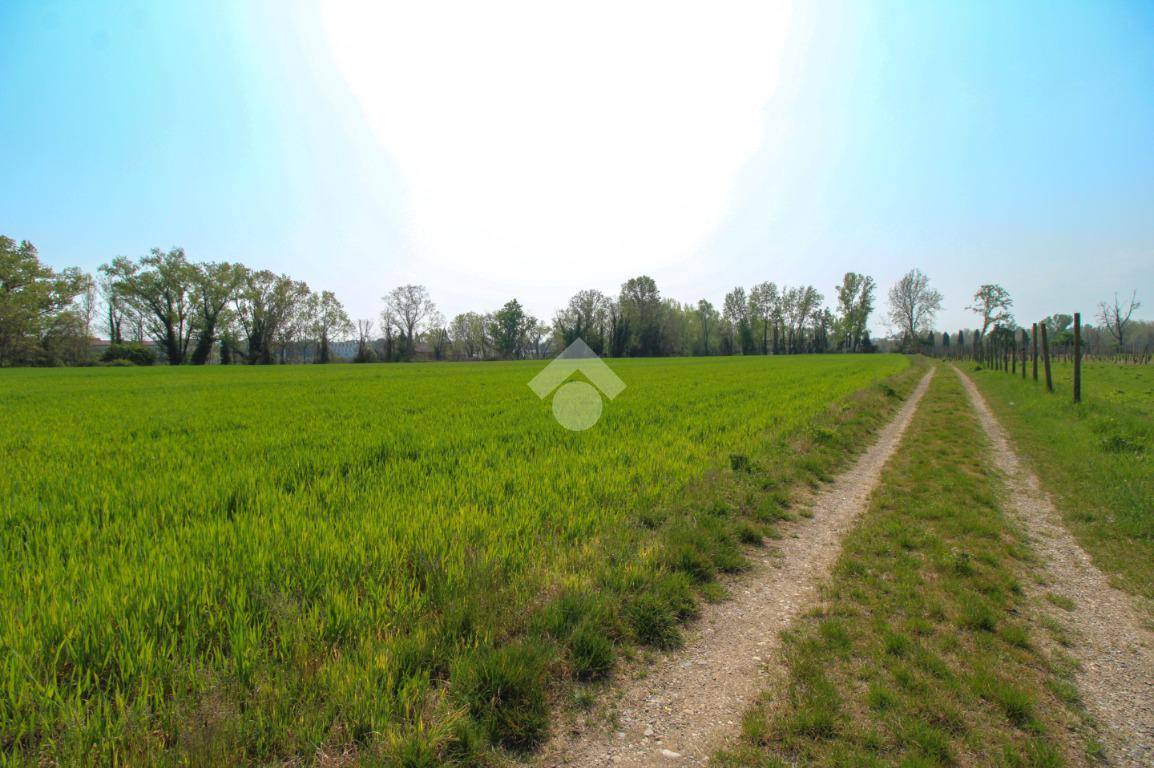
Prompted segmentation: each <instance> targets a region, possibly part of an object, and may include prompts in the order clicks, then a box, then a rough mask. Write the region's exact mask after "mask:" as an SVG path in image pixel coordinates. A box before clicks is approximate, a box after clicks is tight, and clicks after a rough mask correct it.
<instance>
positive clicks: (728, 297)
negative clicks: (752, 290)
mask: <svg viewBox="0 0 1154 768" xmlns="http://www.w3.org/2000/svg"><path fill="white" fill-rule="evenodd" d="M721 316H722V317H723V318H724V319H725V321H726V323H727V324H728V329H727V330H728V331H729V333H730V337H729V346H730V352H741V353H742V354H748V353H750V352H751V351H753V350H752V347H753V329H752V326H751V325H750V322H749V301H748V299H747V298H746V296H745V289H744V288H742V287H741V286H740V285H739V286H737V287H736V288H734V289H733V290H732V291H730V292H729V293H727V294H725V299H724V300H723V301H722V304H721Z"/></svg>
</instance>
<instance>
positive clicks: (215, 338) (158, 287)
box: [0, 236, 1150, 365]
mask: <svg viewBox="0 0 1154 768" xmlns="http://www.w3.org/2000/svg"><path fill="white" fill-rule="evenodd" d="M876 294H877V283H876V281H875V280H874V279H873V278H872V277H870V276H868V275H864V274H860V273H857V272H847V273H846V274H845V276H844V277H843V279H842V282H841V284H840V285H837V286H835V287H834V293H833V297H832V298H833V306H832V308H831V307H829V306H827V305H826V298H825V296H824V295H823V294H822V293H821V292H819V291H818V290H817V288H815V287H814V286H812V285H802V286H786V285H780V286H779V285H778V284H776V283H774V282H769V281H767V282H762V283H758V284H757V285H754V286H751V287H749V288H748V289H747V288H745V287H742V286H738V287H735V288H734V289H733V290H731V291H729V292H728V293H727V294H726V295H725V296H724V298H723V299H722V301H721V302H720V304H719V305H715V304H714V303H713V302H711V301H709V300H708V299H700V300H698V301H696V302H691V303H684V302H681V301H678V300H677V299H673V298H669V297H666V296H663V295H662V294H661V291H660V290H659V288H658V286H657V283H656V281H655V280H654V279H653V278H652V277H649V276H646V275H640V276H638V277H633V278H630V279H629V280H626V281H625V282H624V283H622V284H621V287H620V290H619V291H618V292H617V293H616V294H609V293H604V292H602V291H600V290H597V289H587V290H581V291H578V292H577V293H576V294H574V295H573V296H572V298H570V299H569V301H568V302H567V303H566V304H565V306H563V307H562V308H560V309H559V310H558V311H557V312H556V313H555V314H554V316H553V318H552V319H551V320H549V321H542V320H540V319H538V318H536V317H534V316H533V315H531V314H529V313H528V312H527V311H526V310H525V308H524V306H523V305H522V304H521V303H520V301H518V300H517V299H510V300H509V301H508V302H506V303H505V304H504V305H502V306H501V307H499V308H497V309H494V310H491V311H482V312H463V313H460V314H458V315H456V316H454V317H452V318H451V319H448V320H446V318H445V317H444V316H443V315H442V314H441V312H440V311H439V310H438V308H437V305H436V303H435V302H434V301H433V299H432V297H431V296H430V294H429V291H428V290H427V289H426V288H425V287H424V286H420V285H402V286H398V287H396V288H394V289H393V290H391V291H389V292H388V293H387V294H386V295H385V296H383V297H382V305H383V308H382V311H381V313H380V315H379V317H377V318H372V319H359V320H357V321H356V322H353V321H352V320H351V319H350V317H349V315H348V313H347V312H346V311H345V309H344V307H343V306H342V304H341V302H340V301H339V300H338V299H337V297H336V296H335V295H334V294H333V293H332V292H331V291H324V290H322V291H319V292H317V291H314V290H312V289H311V288H310V287H309V286H308V285H307V284H306V283H304V282H303V281H299V280H295V279H293V278H292V277H291V276H289V275H284V274H276V273H274V272H272V271H270V270H258V269H253V268H250V267H247V266H245V265H243V264H237V263H229V262H195V261H192V260H190V259H189V258H188V256H187V255H186V253H185V252H184V250H183V249H181V248H172V249H169V250H167V251H164V250H161V249H158V248H154V249H152V250H151V251H150V252H149V253H147V254H145V255H144V256H141V257H139V258H135V259H133V258H128V257H124V256H121V257H117V258H114V259H112V260H111V261H110V262H108V263H106V264H103V265H101V266H100V268H99V269H98V270H97V275H96V276H92V275H89V274H86V273H84V272H83V271H81V270H79V269H75V268H69V269H65V270H63V271H61V272H56V271H54V270H52V269H51V268H50V267H48V266H46V265H44V264H43V263H41V261H40V259H39V254H38V253H37V251H36V249H35V247H33V246H32V245H31V244H30V243H28V242H27V241H24V242H21V243H19V244H17V243H16V242H15V241H13V240H12V239H10V238H7V237H3V236H0V365H53V364H84V363H88V362H91V361H92V357H93V351H92V350H93V347H94V339H95V337H96V334H97V333H103V334H105V335H106V336H107V338H108V340H109V344H107V345H103V346H102V347H101V354H102V357H103V358H104V359H105V360H106V361H115V360H126V361H131V362H133V363H148V362H152V361H160V362H164V363H167V364H170V365H185V364H191V365H204V364H206V363H209V362H214V363H217V362H219V363H223V364H271V363H291V362H318V363H326V362H330V361H332V360H335V359H352V360H355V361H359V362H369V361H382V362H394V361H404V360H417V359H432V360H490V359H502V360H511V359H527V358H541V357H546V356H549V355H553V354H556V353H557V352H559V351H560V350H561V349H563V348H564V347H566V346H568V345H569V344H570V343H572V342H573V341H574V340H576V339H578V338H581V339H583V340H584V341H585V342H586V343H587V344H588V345H589V346H590V347H591V348H592V349H593V351H594V352H596V353H597V354H599V355H607V356H610V357H663V356H689V355H739V354H740V355H755V354H756V355H771V354H772V355H781V354H801V353H824V352H869V351H873V350H874V349H876V344H875V341H874V340H872V339H871V338H870V334H869V330H868V328H869V321H870V318H871V316H872V314H873V312H874V310H875V299H876ZM888 300H889V302H888V309H887V313H886V319H887V320H888V321H889V324H890V326H891V327H892V328H893V330H894V336H895V337H894V339H893V340H892V343H891V344H890V347H891V348H893V347H898V348H901V349H903V350H904V351H909V352H917V351H927V350H940V349H941V348H942V347H943V346H947V347H948V346H949V345H950V344H951V343H955V344H959V345H961V344H965V343H966V337H967V332H966V331H960V332H958V335H957V336H956V339H957V340H956V341H953V340H952V339H951V334H949V333H939V332H936V331H935V330H933V329H934V319H935V316H936V313H937V312H938V311H940V309H941V306H942V295H941V293H940V292H939V291H937V290H935V289H933V288H932V287H931V286H930V281H929V278H928V277H927V276H926V275H925V274H923V273H922V272H921V271H920V270H917V269H914V270H911V271H910V272H909V273H907V274H906V275H904V276H903V277H902V278H901V279H900V280H899V281H897V282H896V283H895V284H894V285H893V286H892V287H891V288H890V291H889V294H888ZM1012 305H1013V300H1012V299H1011V298H1010V295H1009V293H1008V292H1007V291H1006V290H1005V289H1004V288H1002V287H1001V286H998V285H983V286H981V288H979V290H978V291H977V293H975V295H974V304H973V306H971V307H970V309H973V310H974V311H975V312H976V313H977V314H978V315H979V316H980V317H981V327H980V329H978V330H975V331H972V332H969V340H970V343H971V344H973V343H975V342H976V343H984V340H986V339H1000V338H1002V337H1004V336H1005V335H1006V334H1011V335H1013V334H1015V333H1018V334H1020V333H1021V332H1022V329H1018V328H1017V327H1016V326H1015V325H1014V322H1013V315H1012V312H1011V307H1012ZM1140 306H1141V305H1140V304H1139V303H1138V302H1137V298H1136V296H1135V297H1133V298H1132V299H1131V301H1130V302H1129V304H1128V305H1125V304H1123V303H1121V302H1119V301H1118V300H1117V298H1115V301H1114V303H1113V304H1112V305H1108V304H1107V303H1105V302H1103V304H1102V305H1101V307H1100V313H1099V316H1100V318H1101V322H1100V325H1099V327H1098V328H1095V327H1093V326H1088V339H1089V340H1090V341H1091V344H1099V345H1101V344H1104V342H1099V341H1098V336H1099V335H1104V334H1109V335H1110V336H1112V337H1113V338H1114V339H1115V341H1116V346H1117V347H1118V348H1120V349H1122V348H1125V346H1126V344H1132V343H1133V342H1134V340H1135V339H1141V338H1143V336H1142V334H1143V333H1146V331H1143V330H1142V329H1144V328H1145V327H1146V326H1149V325H1150V324H1142V323H1141V322H1139V321H1133V320H1131V316H1132V315H1133V312H1134V310H1136V309H1137V308H1138V307H1140ZM1059 319H1060V316H1055V319H1054V322H1055V328H1054V329H1053V330H1052V331H1051V336H1052V338H1054V339H1058V340H1060V339H1062V338H1063V334H1064V333H1066V332H1067V330H1066V329H1067V328H1068V325H1069V323H1068V322H1067V323H1066V324H1065V326H1062V324H1061V323H1059V322H1058V320H1059ZM1134 328H1138V329H1139V331H1138V336H1134V333H1133V331H1132V329H1134ZM1149 336H1150V334H1149V333H1146V336H1145V338H1149ZM1149 343H1150V342H1149V341H1147V342H1146V344H1147V345H1148V344H1149ZM338 348H339V353H338V351H337V350H338ZM1093 348H1094V347H1091V349H1093Z"/></svg>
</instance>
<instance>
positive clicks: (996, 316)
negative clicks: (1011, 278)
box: [966, 284, 1014, 336]
mask: <svg viewBox="0 0 1154 768" xmlns="http://www.w3.org/2000/svg"><path fill="white" fill-rule="evenodd" d="M1012 306H1014V300H1013V299H1012V298H1010V292H1009V291H1007V290H1006V289H1005V288H1003V287H1002V286H1000V285H990V284H987V285H983V286H982V287H981V288H979V289H978V290H977V292H976V293H975V294H974V303H973V304H972V305H970V306H968V307H966V309H969V310H972V311H974V312H977V313H978V314H979V315H981V316H982V336H985V335H986V331H988V330H989V329H990V326H991V325H993V326H998V325H1009V324H1010V323H1012V322H1013V321H1014V315H1013V313H1012V312H1010V307H1012Z"/></svg>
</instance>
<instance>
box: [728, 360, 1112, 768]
mask: <svg viewBox="0 0 1154 768" xmlns="http://www.w3.org/2000/svg"><path fill="white" fill-rule="evenodd" d="M995 477H996V476H994V475H993V473H992V472H991V469H990V466H989V460H988V458H987V456H986V450H985V440H984V437H983V436H982V434H981V432H980V429H979V426H978V423H977V421H976V419H975V417H974V414H973V412H972V410H971V409H970V406H969V404H968V402H967V400H966V396H965V394H964V392H963V390H962V387H961V384H960V382H959V381H958V379H957V377H956V376H955V375H954V373H953V372H952V371H950V370H949V369H948V368H947V369H945V370H942V371H940V372H939V374H938V376H937V377H936V379H935V380H934V382H933V384H932V385H931V387H930V390H929V392H928V393H927V395H926V398H925V400H923V402H922V403H921V406H920V408H919V411H918V414H917V415H916V416H915V418H914V421H913V423H912V424H911V426H910V431H909V433H908V434H907V436H906V438H905V441H904V442H903V444H902V447H901V448H900V449H899V450H898V453H897V454H896V455H895V456H894V458H893V459H892V460H891V463H890V464H889V465H888V466H887V468H886V470H885V473H884V475H883V478H882V485H881V487H880V489H879V490H878V491H877V492H875V494H874V496H873V498H872V501H871V504H870V507H869V509H868V510H867V511H866V512H865V513H864V515H863V517H862V519H861V521H860V522H859V523H858V525H857V526H856V527H855V529H854V530H853V531H851V532H850V534H849V535H848V537H847V538H846V540H845V544H844V550H843V553H842V555H841V557H840V559H839V561H838V563H837V566H836V567H835V571H834V575H833V578H832V581H831V583H830V584H829V585H828V586H827V587H826V588H825V590H824V594H823V599H822V601H821V605H820V607H819V608H818V609H817V610H815V611H814V612H813V613H811V614H810V616H808V617H807V618H806V619H804V620H803V621H800V622H798V624H797V625H796V626H795V627H794V628H793V629H791V630H790V632H789V633H788V634H787V635H786V636H785V641H786V652H785V653H786V660H787V666H788V671H787V677H786V679H785V681H784V682H783V684H782V687H781V689H780V690H776V689H775V690H773V691H771V692H769V693H767V695H766V696H765V697H764V700H763V702H762V703H761V704H759V705H758V706H757V707H755V708H754V709H752V710H751V711H750V712H749V713H748V715H747V716H746V718H745V720H744V722H743V739H742V743H741V744H740V745H738V746H736V747H735V748H734V749H733V750H731V751H730V752H728V753H726V754H724V755H721V756H719V760H718V763H719V765H722V766H732V767H736V766H748V767H753V766H756V767H757V768H775V767H782V768H783V767H784V766H786V765H806V766H809V765H814V766H817V765H821V766H881V765H902V766H935V765H1000V766H1008V767H1010V768H1015V767H1021V768H1026V767H1027V766H1029V767H1032V768H1056V767H1057V766H1061V765H1065V764H1067V762H1068V761H1069V762H1073V763H1075V764H1080V763H1082V762H1083V760H1082V756H1083V755H1084V754H1085V751H1086V750H1087V749H1092V748H1094V745H1093V744H1091V743H1079V738H1080V737H1078V736H1077V735H1076V731H1077V729H1078V728H1079V722H1080V721H1081V719H1082V717H1083V714H1082V712H1081V707H1080V704H1079V701H1078V694H1077V690H1076V688H1074V685H1073V683H1072V671H1073V668H1072V665H1071V663H1069V662H1068V661H1066V660H1062V659H1055V658H1051V657H1050V656H1048V655H1047V654H1045V653H1043V652H1041V651H1040V650H1039V646H1040V645H1041V643H1040V642H1039V638H1038V637H1036V636H1035V630H1034V628H1033V627H1032V626H1031V624H1030V622H1029V620H1028V616H1029V615H1030V611H1029V609H1028V607H1027V605H1026V597H1025V594H1024V589H1023V583H1024V582H1025V581H1026V580H1027V579H1029V578H1030V575H1029V574H1030V571H1031V564H1030V557H1031V555H1030V552H1029V550H1028V549H1027V548H1026V547H1025V546H1024V542H1023V539H1022V536H1021V535H1020V533H1019V531H1018V530H1017V529H1016V526H1015V525H1014V524H1012V523H1011V522H1010V521H1009V520H1008V519H1007V517H1006V516H1005V514H1004V513H1003V511H1002V504H1001V501H1000V498H999V495H1000V488H999V483H998V481H997V480H996V479H995ZM1072 731H1073V733H1072Z"/></svg>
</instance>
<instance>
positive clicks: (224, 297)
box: [191, 262, 245, 365]
mask: <svg viewBox="0 0 1154 768" xmlns="http://www.w3.org/2000/svg"><path fill="white" fill-rule="evenodd" d="M244 277H245V270H244V267H242V266H241V265H239V264H229V263H227V262H221V263H215V262H214V263H209V264H195V265H193V271H192V275H191V279H192V289H193V290H192V300H193V303H194V304H195V305H196V318H195V320H194V327H195V329H196V346H195V347H194V348H193V350H192V358H191V362H192V364H193V365H204V364H205V363H207V362H208V358H209V355H210V354H212V347H213V344H215V343H216V340H217V324H218V323H219V321H220V318H221V314H222V313H223V312H225V311H226V310H227V309H228V306H229V303H230V302H232V300H233V299H234V298H236V294H237V291H239V290H240V288H241V286H242V285H243V284H244Z"/></svg>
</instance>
